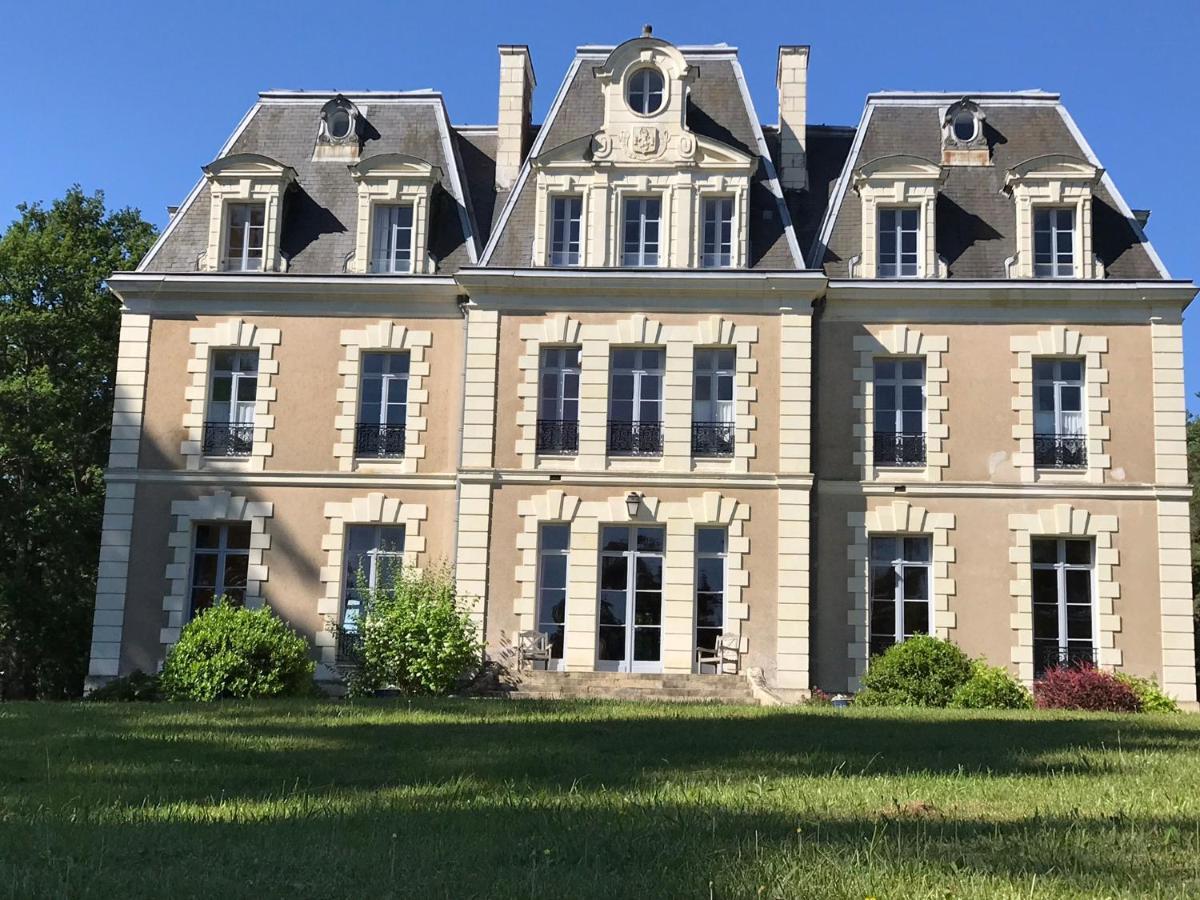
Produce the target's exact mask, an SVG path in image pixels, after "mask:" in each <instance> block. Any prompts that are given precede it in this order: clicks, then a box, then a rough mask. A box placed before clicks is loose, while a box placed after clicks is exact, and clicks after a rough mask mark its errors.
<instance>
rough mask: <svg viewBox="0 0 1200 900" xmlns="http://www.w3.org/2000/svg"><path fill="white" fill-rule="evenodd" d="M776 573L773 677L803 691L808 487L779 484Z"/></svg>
mask: <svg viewBox="0 0 1200 900" xmlns="http://www.w3.org/2000/svg"><path fill="white" fill-rule="evenodd" d="M776 499H777V503H778V504H779V538H778V558H777V565H778V573H779V574H778V577H779V587H778V590H779V603H778V606H777V607H776V624H775V629H776V638H775V650H776V652H775V673H776V674H775V681H776V685H777V686H778V687H780V688H786V689H789V690H799V691H807V690H808V689H809V688H810V686H811V685H810V681H809V672H810V670H811V664H810V657H811V653H810V649H809V641H810V638H811V634H810V619H811V611H810V605H809V590H810V589H809V585H810V578H811V559H812V551H811V542H810V524H809V517H810V510H809V503H810V495H809V489H808V488H785V487H781V488H779V491H778V494H777V498H776Z"/></svg>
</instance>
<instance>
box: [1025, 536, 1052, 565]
mask: <svg viewBox="0 0 1200 900" xmlns="http://www.w3.org/2000/svg"><path fill="white" fill-rule="evenodd" d="M1030 556H1031V558H1032V559H1033V561H1034V562H1035V563H1052V562H1057V561H1058V543H1057V542H1056V541H1044V540H1042V541H1033V542H1032V543H1031V544H1030Z"/></svg>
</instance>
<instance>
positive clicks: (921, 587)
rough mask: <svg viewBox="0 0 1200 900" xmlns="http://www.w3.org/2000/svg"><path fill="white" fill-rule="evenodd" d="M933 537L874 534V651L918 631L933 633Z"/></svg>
mask: <svg viewBox="0 0 1200 900" xmlns="http://www.w3.org/2000/svg"><path fill="white" fill-rule="evenodd" d="M930 543H931V541H930V539H929V537H928V536H926V535H903V534H893V535H879V536H876V537H872V538H871V601H870V602H871V609H870V641H871V655H872V656H875V655H877V654H879V653H882V652H883V651H884V650H886V649H887V648H888V647H891V646H892V645H893V644H899V643H901V642H903V641H904V640H905V639H906V638H910V637H912V636H913V635H914V634H930V630H929V628H930V623H931V622H932V619H933V613H932V611H931V607H930V591H929V576H930V571H929V568H930Z"/></svg>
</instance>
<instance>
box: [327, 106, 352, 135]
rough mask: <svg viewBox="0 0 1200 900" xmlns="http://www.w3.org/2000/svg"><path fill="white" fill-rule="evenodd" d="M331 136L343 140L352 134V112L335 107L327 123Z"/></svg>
mask: <svg viewBox="0 0 1200 900" xmlns="http://www.w3.org/2000/svg"><path fill="white" fill-rule="evenodd" d="M325 125H326V127H327V128H328V129H329V136H330V137H331V138H332V139H333V140H335V141H340V140H343V139H344V138H345V137H346V136H347V135H348V134H350V112H349V110H346V109H343V108H342V107H340V106H339V107H335V108H334V110H333V112H331V113H330V114H329V118H328V119H327V120H326V122H325Z"/></svg>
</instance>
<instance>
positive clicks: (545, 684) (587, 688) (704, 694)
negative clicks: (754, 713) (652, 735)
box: [501, 670, 758, 704]
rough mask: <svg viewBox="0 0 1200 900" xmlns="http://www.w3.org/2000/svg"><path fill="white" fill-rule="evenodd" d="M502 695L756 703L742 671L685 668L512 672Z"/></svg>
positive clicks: (522, 697)
mask: <svg viewBox="0 0 1200 900" xmlns="http://www.w3.org/2000/svg"><path fill="white" fill-rule="evenodd" d="M501 693H502V695H503V696H507V697H511V698H513V699H516V700H548V699H560V700H564V699H578V700H645V701H662V700H670V701H680V702H692V703H696V702H705V701H713V702H721V703H746V704H754V703H757V702H758V701H757V700H756V699H755V697H754V692H753V691H752V690H751V688H750V685H749V683H748V682H747V681H746V680H745V678H743V677H742V676H740V675H698V674H695V673H684V672H679V673H676V672H670V673H660V672H546V671H542V670H537V671H524V672H520V673H513V675H512V676H511V681H510V684H509V690H507V691H505V692H501Z"/></svg>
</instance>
